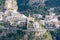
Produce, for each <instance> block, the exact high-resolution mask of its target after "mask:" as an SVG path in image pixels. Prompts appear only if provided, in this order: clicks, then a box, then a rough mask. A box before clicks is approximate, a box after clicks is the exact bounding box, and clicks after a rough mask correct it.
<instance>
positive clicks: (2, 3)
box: [0, 0, 5, 11]
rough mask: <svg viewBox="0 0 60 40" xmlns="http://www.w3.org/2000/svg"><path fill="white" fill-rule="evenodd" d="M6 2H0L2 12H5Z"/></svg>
mask: <svg viewBox="0 0 60 40" xmlns="http://www.w3.org/2000/svg"><path fill="white" fill-rule="evenodd" d="M4 5H5V0H0V11H4Z"/></svg>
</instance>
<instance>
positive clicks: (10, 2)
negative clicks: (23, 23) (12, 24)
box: [5, 0, 18, 10]
mask: <svg viewBox="0 0 60 40" xmlns="http://www.w3.org/2000/svg"><path fill="white" fill-rule="evenodd" d="M5 8H6V9H7V10H9V9H10V10H17V9H18V7H17V3H16V0H6V2H5Z"/></svg>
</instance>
